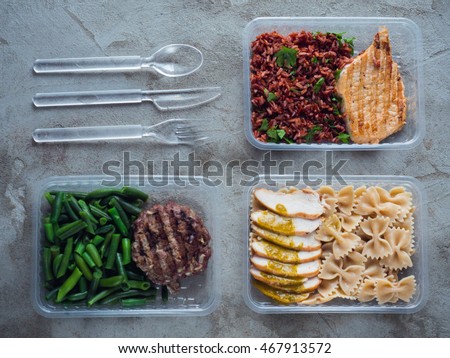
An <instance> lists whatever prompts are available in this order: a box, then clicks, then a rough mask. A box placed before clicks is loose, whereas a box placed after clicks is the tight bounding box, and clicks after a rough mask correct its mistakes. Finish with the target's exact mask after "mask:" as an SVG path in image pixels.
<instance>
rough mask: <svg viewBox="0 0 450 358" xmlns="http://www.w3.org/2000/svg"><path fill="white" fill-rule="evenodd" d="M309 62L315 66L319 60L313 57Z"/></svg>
mask: <svg viewBox="0 0 450 358" xmlns="http://www.w3.org/2000/svg"><path fill="white" fill-rule="evenodd" d="M311 62H312V63H314V64H317V63H319V60H318V59H317V57H316V56H314V57H313V58H312V59H311Z"/></svg>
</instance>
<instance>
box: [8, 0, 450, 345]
mask: <svg viewBox="0 0 450 358" xmlns="http://www.w3.org/2000/svg"><path fill="white" fill-rule="evenodd" d="M260 16H383V17H384V16H396V17H408V18H410V19H412V20H413V21H415V22H416V23H417V24H418V25H419V26H420V28H421V29H422V31H423V40H424V65H425V66H424V86H425V91H424V93H425V101H426V121H427V132H426V137H425V139H424V141H423V143H422V144H421V145H420V146H418V147H416V148H415V149H413V150H408V151H398V152H396V151H393V152H370V153H369V152H364V153H353V154H352V153H348V152H342V153H335V159H336V160H337V159H348V160H349V161H348V162H347V164H346V165H345V167H344V168H343V170H342V172H341V173H343V174H344V173H345V174H374V175H377V174H389V175H391V174H392V175H411V176H414V177H416V178H418V179H420V180H421V181H422V182H423V184H424V185H425V187H426V190H427V194H428V219H429V221H428V223H429V225H428V229H429V259H430V260H429V261H430V265H429V270H430V275H429V280H430V297H429V300H428V303H427V305H426V307H425V308H424V309H423V310H421V311H420V312H419V313H416V314H412V315H370V314H367V315H340V314H332V315H325V314H311V315H291V316H289V315H282V316H272V315H258V314H256V313H253V312H252V311H251V310H250V309H248V308H247V306H246V305H245V303H244V301H243V298H242V294H241V292H242V287H243V285H242V280H241V272H242V271H241V254H242V250H243V245H244V240H245V238H244V237H242V228H241V227H240V224H241V223H242V215H243V212H244V207H243V205H242V191H243V190H242V188H240V187H239V186H237V185H234V186H233V187H224V186H222V187H220V188H218V192H219V193H218V195H219V199H220V203H218V205H220V207H221V208H222V209H223V217H222V218H221V224H222V229H223V231H222V232H221V233H220V235H218V237H217V238H216V239H217V240H220V246H221V255H222V262H227V265H224V266H223V268H222V274H221V282H220V286H221V291H222V299H221V303H220V306H219V307H218V309H217V310H216V311H215V312H214V313H213V314H211V315H209V316H206V317H200V318H111V319H105V318H103V319H99V318H95V319H47V318H43V317H41V316H40V315H38V314H37V313H35V312H34V310H33V308H32V305H31V299H30V282H31V263H30V262H31V260H30V256H31V245H32V243H31V207H32V200H31V194H32V193H33V192H34V191H33V190H34V188H35V187H34V186H35V183H36V182H37V181H39V180H42V179H44V178H45V177H47V176H51V175H77V174H100V173H101V170H102V164H103V163H104V162H105V161H107V160H119V161H122V158H123V152H124V151H128V152H130V154H131V157H132V159H135V160H142V161H146V160H151V159H153V160H156V161H157V162H158V161H159V160H161V159H170V158H171V157H172V156H173V154H174V151H175V149H171V148H167V147H166V148H161V147H158V146H155V145H152V144H151V143H149V142H139V143H127V144H111V143H110V144H103V145H94V144H93V145H87V144H83V145H53V146H47V145H36V144H33V142H32V139H31V133H32V131H33V130H34V129H35V128H38V127H55V126H67V125H73V126H75V125H95V124H98V125H106V124H120V123H133V124H138V123H148V124H151V123H156V122H158V121H160V120H162V119H166V118H170V117H171V116H172V114H168V113H161V112H158V111H157V110H156V109H155V108H154V107H153V106H152V105H151V104H144V105H124V106H106V107H103V106H100V107H91V108H72V109H67V108H61V109H40V110H37V109H35V108H33V106H32V104H31V97H32V96H33V94H34V93H36V92H49V91H65V90H83V89H108V88H110V89H114V88H116V89H118V88H170V87H173V88H175V87H177V88H181V87H185V86H207V85H219V86H221V87H222V92H223V95H222V96H221V98H220V99H219V100H217V101H215V102H213V103H211V104H209V105H208V106H207V107H201V108H198V109H193V110H189V111H186V112H183V115H186V117H188V116H189V117H199V118H207V119H208V120H210V125H211V127H212V128H215V129H216V130H218V131H219V133H220V134H221V136H220V140H219V141H218V142H217V143H216V144H215V145H210V146H206V147H203V148H198V149H197V150H196V157H197V158H198V159H200V160H203V161H206V160H209V159H213V160H219V161H221V162H222V163H226V162H228V161H230V160H232V159H238V160H246V159H250V158H253V159H256V160H260V159H261V158H262V154H263V153H262V152H261V151H259V150H256V149H254V148H253V147H251V145H250V144H248V142H247V141H246V139H245V137H244V134H243V130H242V122H243V105H242V55H241V54H242V44H241V35H242V29H243V28H244V26H245V25H246V24H247V23H248V22H249V21H250V20H252V19H253V18H255V17H260ZM449 19H450V6H449V2H448V0H434V1H432V0H412V1H408V0H380V1H376V2H375V1H359V0H355V1H350V0H343V1H325V0H319V1H309V2H304V1H301V2H299V1H250V0H202V1H193V0H189V1H174V0H155V1H151V2H150V1H137V0H136V1H126V2H122V1H106V0H99V1H87V0H85V1H78V2H76V3H75V2H73V1H58V0H40V1H25V0H24V1H19V0H17V1H8V0H4V1H1V2H0V66H1V67H0V76H1V77H0V126H1V132H0V133H1V134H2V136H3V140H1V141H0V161H1V166H0V171H1V175H0V193H1V196H0V207H1V208H2V212H1V215H0V231H1V233H2V234H1V235H0V257H1V259H0V272H1V275H0V307H1V313H0V336H3V337H71V336H80V337H118V336H136V337H170V336H177V337H178V336H180V337H181V336H195V337H241V336H255V337H286V336H306V337H309V336H311V337H318V336H326V337H354V336H358V337H391V336H395V337H449V336H450V323H449V313H450V312H449V305H448V303H449V298H448V297H450V290H449V287H450V283H449V277H450V275H449V272H450V265H449V262H448V256H449V254H450V252H449V239H450V237H449V236H450V221H449V215H448V212H449V208H450V182H449V177H450V165H449V155H448V151H449V149H450V148H449V147H450V146H449V141H448V138H449V129H448V127H449V125H448V119H449V114H450V104H449V103H450V101H449V83H450V77H449V71H448V69H449V65H450V61H449V56H450V51H449V47H450V46H449V44H450V24H449V22H450V21H449ZM168 43H190V44H192V45H194V46H197V47H198V48H200V49H201V50H202V51H203V53H204V56H205V63H204V66H203V68H202V69H201V71H198V72H197V73H195V74H194V75H192V76H188V77H186V78H182V79H178V80H173V79H163V78H160V77H156V76H152V75H147V74H145V75H139V74H127V75H123V74H115V75H109V76H98V75H92V76H83V75H80V76H71V75H66V76H36V75H33V73H32V70H31V65H32V63H33V60H34V59H36V58H49V57H75V56H103V55H131V54H133V55H145V54H149V53H150V50H151V49H152V48H155V47H158V46H161V45H164V44H168ZM181 153H182V155H184V156H186V155H187V153H188V150H187V149H182V150H181ZM273 157H274V158H276V159H291V160H293V161H295V163H296V164H298V167H300V166H301V163H303V162H304V161H306V160H308V159H318V160H321V161H323V160H324V154H322V153H320V152H313V153H276V154H274V155H273ZM198 174H201V173H198ZM236 223H239V225H237V224H236Z"/></svg>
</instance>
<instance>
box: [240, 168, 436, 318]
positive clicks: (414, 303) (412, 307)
mask: <svg viewBox="0 0 450 358" xmlns="http://www.w3.org/2000/svg"><path fill="white" fill-rule="evenodd" d="M270 179H271V181H268V180H265V179H264V177H262V178H260V180H259V181H258V183H257V184H255V185H254V186H252V187H251V188H249V189H248V190H247V192H246V193H245V199H244V200H245V205H246V206H247V221H246V227H245V231H244V235H245V255H244V256H245V257H244V260H245V264H244V267H245V274H244V277H245V284H244V300H245V302H246V304H247V306H248V307H249V308H251V309H252V310H253V311H255V312H257V313H271V314H277V313H283V314H286V313H290V314H292V313H414V312H417V311H419V310H420V309H421V308H423V307H424V305H425V303H426V300H427V296H428V257H427V230H426V223H427V217H426V213H427V208H426V203H427V199H426V193H425V190H424V188H423V186H422V184H421V183H420V182H419V181H418V180H417V179H415V178H412V177H406V176H369V175H360V176H343V179H344V181H345V184H340V183H338V182H337V181H331V179H329V178H327V177H323V176H309V177H308V180H309V181H306V180H304V179H302V178H300V179H298V178H294V177H293V176H288V175H280V176H271V177H270ZM305 182H307V183H308V184H309V186H310V187H311V188H313V189H318V188H319V187H320V186H322V185H331V186H332V187H333V188H334V189H340V188H342V187H343V186H345V185H353V186H354V187H355V188H357V187H360V186H363V185H365V186H372V185H378V186H381V187H383V188H385V189H391V188H393V187H396V186H403V187H404V188H405V189H406V190H407V191H410V192H411V193H412V195H413V205H414V206H415V208H416V210H415V212H414V241H415V243H414V247H415V249H416V252H415V253H414V255H412V256H411V259H412V262H413V266H412V267H410V268H409V269H406V270H404V271H402V275H401V277H405V276H408V275H415V277H416V284H417V287H416V292H415V294H414V296H413V297H412V299H411V301H410V302H403V301H400V300H399V301H398V302H397V303H395V304H393V303H387V304H383V305H379V304H378V303H377V302H376V300H374V301H371V302H367V303H362V302H355V301H350V300H346V299H341V298H336V299H333V300H331V301H330V302H327V303H323V304H320V305H315V306H307V305H304V306H302V305H282V304H279V303H277V302H275V301H273V300H272V299H270V298H269V297H266V296H264V295H263V294H262V293H261V292H259V291H258V290H257V289H256V288H254V287H253V286H252V284H251V281H252V280H253V278H252V277H251V276H250V273H249V268H250V261H249V239H248V238H249V235H250V206H251V199H252V193H253V190H254V189H256V188H268V189H273V190H276V189H279V188H282V187H286V186H296V187H298V188H303V187H306V185H305ZM268 183H270V185H269V184H268Z"/></svg>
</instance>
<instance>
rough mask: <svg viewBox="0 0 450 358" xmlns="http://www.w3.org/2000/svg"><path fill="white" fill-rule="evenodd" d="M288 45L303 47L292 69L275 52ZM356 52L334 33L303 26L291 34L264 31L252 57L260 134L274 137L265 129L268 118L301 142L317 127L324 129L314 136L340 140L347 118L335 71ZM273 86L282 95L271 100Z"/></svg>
mask: <svg viewBox="0 0 450 358" xmlns="http://www.w3.org/2000/svg"><path fill="white" fill-rule="evenodd" d="M282 46H285V47H289V48H292V49H296V50H298V52H297V63H296V65H295V66H294V67H293V68H292V69H284V68H281V67H279V66H278V65H277V64H276V58H275V56H274V54H275V53H276V52H278V51H279V50H280V49H281V47H282ZM351 56H352V49H351V47H350V46H349V45H348V44H347V43H346V42H344V41H341V43H340V41H339V40H338V39H337V37H336V35H335V34H332V33H327V34H323V33H316V34H313V33H311V32H306V31H301V32H295V33H291V34H289V35H287V36H283V35H280V34H279V33H277V32H272V33H264V34H261V35H259V36H258V37H257V38H256V40H255V41H253V43H252V58H251V61H250V73H251V75H250V76H251V77H250V81H251V101H252V129H253V134H254V136H255V138H256V139H258V140H260V141H262V142H267V141H268V137H267V134H266V133H265V132H264V131H260V130H259V128H260V127H261V124H262V123H263V120H264V119H267V121H268V122H269V128H272V127H275V126H277V129H283V130H284V131H285V132H286V134H285V136H286V137H288V138H289V139H290V140H292V141H293V142H295V143H304V142H306V141H307V140H306V138H305V136H307V134H308V133H309V136H311V131H313V128H314V127H316V129H317V127H320V128H321V129H320V130H318V131H317V133H315V135H314V136H313V138H311V139H312V141H314V142H318V143H320V142H333V143H337V142H339V139H338V138H337V136H338V135H339V134H340V133H343V132H345V123H344V120H343V117H342V115H341V114H340V102H339V101H336V98H337V96H336V93H335V83H336V80H335V73H336V70H338V69H342V68H343V67H344V66H345V65H346V64H347V63H350V62H351V60H352V59H351ZM314 58H315V59H314ZM294 70H295V73H294V74H291V73H290V72H291V71H294ZM321 77H323V78H324V79H325V82H324V83H323V85H322V86H321V88H320V90H319V91H318V92H317V93H315V92H314V85H315V84H316V83H317V81H318V80H319V79H320V78H321ZM267 91H268V92H272V93H274V94H275V95H276V97H277V99H276V100H273V101H270V102H269V101H268V100H267V93H268V92H267ZM337 110H339V112H338V111H337ZM307 137H308V136H307Z"/></svg>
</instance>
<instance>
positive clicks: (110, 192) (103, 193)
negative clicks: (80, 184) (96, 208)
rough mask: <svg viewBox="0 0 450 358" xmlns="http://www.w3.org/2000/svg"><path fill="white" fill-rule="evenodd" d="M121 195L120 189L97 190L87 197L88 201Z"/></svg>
mask: <svg viewBox="0 0 450 358" xmlns="http://www.w3.org/2000/svg"><path fill="white" fill-rule="evenodd" d="M119 193H121V190H120V189H97V190H94V191H91V192H90V193H89V194H88V195H86V200H91V199H101V198H105V197H107V196H111V195H114V194H119Z"/></svg>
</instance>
